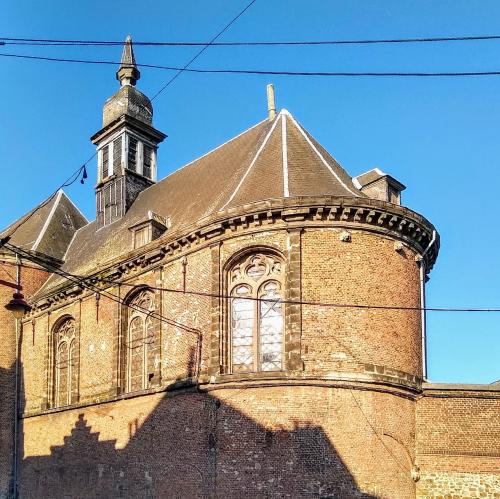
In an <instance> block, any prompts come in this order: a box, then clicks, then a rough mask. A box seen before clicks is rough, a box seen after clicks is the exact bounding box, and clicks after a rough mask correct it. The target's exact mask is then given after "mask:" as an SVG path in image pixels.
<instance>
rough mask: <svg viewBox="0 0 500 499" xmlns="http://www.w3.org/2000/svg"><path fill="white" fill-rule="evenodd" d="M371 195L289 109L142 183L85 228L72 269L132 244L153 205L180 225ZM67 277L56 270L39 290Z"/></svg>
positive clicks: (69, 261)
mask: <svg viewBox="0 0 500 499" xmlns="http://www.w3.org/2000/svg"><path fill="white" fill-rule="evenodd" d="M318 195H331V196H344V197H363V198H364V197H366V196H365V194H363V193H361V192H360V191H359V190H358V189H357V188H356V187H355V186H354V184H353V182H352V179H351V177H350V176H349V175H348V174H347V173H346V172H345V171H344V170H343V169H342V167H341V166H340V165H339V164H338V163H337V161H335V159H334V158H333V157H332V156H331V155H330V154H329V153H328V152H327V151H326V150H325V149H324V148H323V147H322V146H321V145H320V144H319V143H318V142H317V141H316V140H315V139H314V138H313V137H312V136H311V135H310V134H309V133H308V132H307V131H305V130H304V128H303V127H302V126H301V125H300V124H299V123H298V122H297V121H296V120H295V119H294V118H293V116H291V115H290V113H288V111H286V110H283V111H281V112H280V113H279V114H278V115H277V116H276V117H275V118H274V120H272V121H269V120H267V119H266V120H264V121H262V122H260V123H258V124H257V125H255V126H253V127H251V128H250V129H248V130H246V131H245V132H243V133H242V134H240V135H238V136H237V137H235V138H233V139H231V140H229V141H228V142H226V143H224V144H223V145H221V146H219V147H218V148H216V149H214V150H212V151H211V152H209V153H207V154H205V155H204V156H202V157H200V158H198V159H196V160H195V161H193V162H191V163H188V164H187V165H185V166H184V167H183V168H181V169H179V170H177V171H176V172H174V173H172V174H170V175H169V176H167V177H166V178H164V179H163V180H161V181H160V182H158V183H157V184H155V185H153V186H151V187H149V188H148V189H146V190H144V191H142V192H141V193H140V194H139V196H138V198H137V199H136V201H135V202H134V204H133V205H132V207H131V208H130V209H129V211H128V212H127V213H126V215H125V216H124V217H123V218H122V219H120V220H118V221H116V222H115V223H113V224H111V225H108V226H106V227H103V228H101V229H99V230H96V225H95V222H91V223H89V224H88V225H86V226H85V227H83V228H81V229H80V230H78V232H77V233H76V234H75V237H74V239H73V241H72V243H71V245H70V247H69V249H68V251H67V255H66V259H65V264H64V266H63V269H64V270H65V271H68V272H71V273H74V274H77V275H87V274H89V273H92V272H93V271H95V270H96V269H97V267H98V266H99V267H100V266H102V265H103V264H105V263H106V262H109V261H111V260H115V259H116V258H119V257H120V255H122V254H125V253H126V252H128V251H130V250H131V249H132V234H131V232H130V230H129V228H130V227H132V226H133V225H135V224H137V223H140V222H141V221H142V220H144V219H146V218H147V213H148V211H149V210H151V211H153V212H155V213H157V214H158V215H160V216H162V217H165V218H169V220H170V223H171V227H170V229H169V232H174V231H175V232H179V231H182V229H183V228H187V227H188V226H190V225H192V224H194V223H195V222H197V221H198V220H200V219H203V218H205V217H208V216H210V215H212V214H215V213H217V212H219V211H221V210H226V209H229V208H233V207H237V206H240V205H246V204H250V203H255V202H258V201H265V200H270V199H277V198H286V197H295V196H318ZM60 282H61V278H59V277H58V276H53V277H52V278H51V279H49V281H48V282H47V284H46V286H45V287H44V288H43V289H42V290H41V292H40V293H39V295H43V294H45V292H47V291H48V290H49V289H51V288H53V287H54V286H56V285H57V284H58V283H60Z"/></svg>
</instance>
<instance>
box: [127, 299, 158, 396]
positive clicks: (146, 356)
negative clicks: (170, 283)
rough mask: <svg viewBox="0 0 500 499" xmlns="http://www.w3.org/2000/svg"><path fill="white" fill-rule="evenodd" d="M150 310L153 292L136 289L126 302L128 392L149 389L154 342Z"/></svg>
mask: <svg viewBox="0 0 500 499" xmlns="http://www.w3.org/2000/svg"><path fill="white" fill-rule="evenodd" d="M154 310H155V304H154V295H153V293H152V292H151V291H149V290H143V291H140V292H139V293H138V294H137V295H136V296H135V297H134V298H133V299H132V300H131V301H130V302H129V305H128V330H127V339H126V342H125V355H126V373H125V377H126V380H125V382H126V383H125V387H126V390H127V391H128V392H135V391H139V390H145V389H146V388H149V387H150V386H151V383H152V382H153V378H154V376H155V372H156V362H157V355H156V354H157V349H158V345H157V341H156V337H155V324H154V317H153V314H154Z"/></svg>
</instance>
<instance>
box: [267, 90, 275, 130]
mask: <svg viewBox="0 0 500 499" xmlns="http://www.w3.org/2000/svg"><path fill="white" fill-rule="evenodd" d="M267 112H268V113H269V121H272V120H274V117H275V116H276V104H275V102H274V85H273V84H272V83H269V85H267Z"/></svg>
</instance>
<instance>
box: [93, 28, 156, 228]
mask: <svg viewBox="0 0 500 499" xmlns="http://www.w3.org/2000/svg"><path fill="white" fill-rule="evenodd" d="M140 77H141V73H140V71H139V69H138V68H137V64H136V62H135V56H134V49H133V47H132V38H131V36H130V35H129V36H127V38H126V40H125V44H124V47H123V54H122V59H121V64H120V67H119V69H118V71H117V72H116V79H117V80H118V81H119V82H120V89H119V90H118V91H117V92H116V93H115V94H114V95H113V96H112V97H110V98H109V99H108V100H107V101H106V103H105V104H104V108H103V119H102V129H101V130H99V131H98V132H97V133H96V134H95V135H93V136H92V137H91V141H92V143H93V144H95V145H96V147H97V158H98V160H97V163H98V171H97V185H96V223H97V229H100V228H102V227H105V226H106V225H109V224H112V223H113V222H115V221H117V220H119V219H120V218H121V217H123V215H125V213H126V212H127V210H128V209H129V208H130V206H131V205H132V203H133V202H134V201H135V199H136V198H137V196H138V195H139V193H140V192H141V191H142V190H144V189H146V188H148V187H149V186H150V185H152V184H154V183H155V182H156V152H157V149H158V144H159V143H160V142H162V141H163V139H165V137H166V135H165V134H163V133H162V132H160V131H159V130H156V129H155V128H154V127H153V106H152V104H151V101H150V100H149V99H148V98H147V97H146V96H145V95H144V94H143V93H142V92H140V91H139V90H137V88H136V87H135V85H136V83H137V80H139V78H140Z"/></svg>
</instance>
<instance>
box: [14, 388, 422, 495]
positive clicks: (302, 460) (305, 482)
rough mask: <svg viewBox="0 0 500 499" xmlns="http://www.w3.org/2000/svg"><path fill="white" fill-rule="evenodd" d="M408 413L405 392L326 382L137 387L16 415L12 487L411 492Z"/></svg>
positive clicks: (73, 491) (117, 491)
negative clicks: (203, 389) (98, 400)
mask: <svg viewBox="0 0 500 499" xmlns="http://www.w3.org/2000/svg"><path fill="white" fill-rule="evenodd" d="M358 404H359V407H358ZM388 408H391V409H390V410H388ZM367 419H369V420H371V421H373V422H374V425H375V429H376V430H377V432H379V433H380V435H383V436H382V437H377V436H376V435H375V433H374V430H373V429H372V428H371V426H370V425H369V424H368V423H367ZM413 420H414V419H413V403H412V402H411V401H410V400H407V399H405V398H401V397H395V396H393V395H389V394H383V393H372V392H367V391H359V390H353V391H352V392H351V391H350V390H349V389H340V388H330V387H324V388H320V387H274V388H271V387H269V388H264V387H261V388H237V389H226V390H215V391H211V392H209V393H207V394H203V393H196V392H192V393H179V394H177V395H173V396H165V395H164V394H157V395H146V396H142V397H138V398H132V399H128V400H124V401H121V402H115V403H110V404H104V405H99V406H94V407H88V408H81V409H76V410H69V411H63V412H60V413H55V414H51V415H50V416H40V417H33V418H28V419H25V420H24V421H23V423H24V428H23V429H24V434H25V435H26V436H28V435H29V441H28V440H26V441H25V447H24V449H25V456H24V464H23V476H22V483H21V493H22V495H23V496H25V497H34V496H36V497H54V498H56V497H68V496H69V497H230V498H231V497H235V498H236V497H315V496H316V497H332V496H333V497H412V496H413V495H414V483H413V480H412V479H411V477H410V472H409V468H410V463H409V459H408V456H407V453H406V450H405V448H404V446H407V445H410V443H411V441H412V438H413V432H414V427H413V425H412V424H409V425H408V424H407V421H413ZM48 425H50V428H52V430H51V432H50V434H48V433H47V431H46V429H47V426H48ZM399 442H401V443H399ZM360 449H364V451H363V452H360ZM82 491H85V492H83V493H82Z"/></svg>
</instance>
